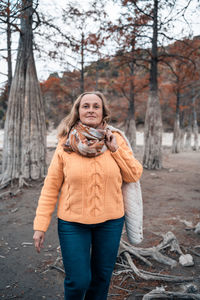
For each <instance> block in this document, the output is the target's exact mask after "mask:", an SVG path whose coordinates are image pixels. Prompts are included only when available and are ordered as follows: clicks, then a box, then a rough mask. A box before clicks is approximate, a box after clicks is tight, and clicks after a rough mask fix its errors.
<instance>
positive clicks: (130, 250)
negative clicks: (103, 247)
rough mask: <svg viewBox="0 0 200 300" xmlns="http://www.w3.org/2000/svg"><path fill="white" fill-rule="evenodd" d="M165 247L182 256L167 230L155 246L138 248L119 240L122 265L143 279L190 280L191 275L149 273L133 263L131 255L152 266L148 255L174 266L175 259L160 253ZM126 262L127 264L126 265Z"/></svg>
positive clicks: (176, 242) (172, 235) (175, 240)
mask: <svg viewBox="0 0 200 300" xmlns="http://www.w3.org/2000/svg"><path fill="white" fill-rule="evenodd" d="M166 248H170V251H173V252H176V253H178V254H179V255H180V257H184V256H185V255H184V254H183V252H182V250H181V248H180V246H179V243H178V241H177V239H176V237H175V235H174V234H173V233H172V232H168V233H166V234H165V235H164V236H163V240H162V242H161V243H159V244H158V245H157V246H154V247H150V248H139V247H134V246H132V245H130V244H128V243H127V242H125V241H123V240H121V242H120V250H119V255H120V254H122V253H123V254H124V256H125V258H126V260H127V263H123V264H122V266H123V268H124V269H125V270H130V268H131V270H132V272H134V273H135V274H136V275H137V276H138V277H140V278H142V279H144V280H161V281H166V282H186V281H192V280H193V277H183V276H171V275H164V274H160V273H159V274H158V273H151V272H147V271H144V270H140V269H138V268H137V267H136V265H135V264H134V262H133V260H132V258H131V255H133V256H135V257H136V258H137V259H139V260H141V261H142V262H143V263H145V264H147V265H148V266H152V263H151V262H150V261H149V260H148V259H147V258H146V257H150V258H152V259H154V260H155V261H157V262H159V263H163V264H165V265H169V266H171V267H175V266H176V265H177V263H178V262H177V261H176V260H174V259H172V258H170V257H168V256H166V255H164V254H162V253H161V252H160V251H161V250H164V249H166ZM127 264H128V265H127Z"/></svg>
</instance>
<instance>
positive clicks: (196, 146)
mask: <svg viewBox="0 0 200 300" xmlns="http://www.w3.org/2000/svg"><path fill="white" fill-rule="evenodd" d="M193 133H194V147H193V149H194V150H195V151H198V150H199V128H198V124H197V120H194V123H193Z"/></svg>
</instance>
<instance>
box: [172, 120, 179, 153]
mask: <svg viewBox="0 0 200 300" xmlns="http://www.w3.org/2000/svg"><path fill="white" fill-rule="evenodd" d="M180 140H181V129H180V119H179V116H176V119H175V122H174V134H173V143H172V153H179V152H180V142H181V141H180Z"/></svg>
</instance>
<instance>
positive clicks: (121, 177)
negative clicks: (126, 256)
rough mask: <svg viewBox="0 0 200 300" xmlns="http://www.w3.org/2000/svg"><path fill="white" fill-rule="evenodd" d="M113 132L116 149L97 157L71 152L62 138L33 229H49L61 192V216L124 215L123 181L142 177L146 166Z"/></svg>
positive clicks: (90, 219)
mask: <svg viewBox="0 0 200 300" xmlns="http://www.w3.org/2000/svg"><path fill="white" fill-rule="evenodd" d="M114 134H115V136H116V138H117V143H118V145H119V148H118V149H117V151H115V152H111V151H110V150H106V152H104V153H103V154H102V155H99V156H97V157H94V158H88V157H84V156H81V155H79V154H77V153H75V152H73V153H71V154H69V153H67V152H65V151H64V150H63V147H62V145H61V144H62V143H63V141H62V142H60V143H59V144H58V146H57V149H56V151H55V153H54V156H53V159H52V161H51V164H50V166H49V169H48V174H47V177H46V179H45V182H44V186H43V188H42V191H41V195H40V198H39V202H38V207H37V210H36V217H35V219H34V230H40V231H46V230H47V228H48V226H49V224H50V221H51V215H52V213H53V211H54V209H55V206H56V202H57V199H58V195H59V192H60V195H59V201H58V208H57V216H58V218H60V219H63V220H66V221H71V222H79V223H84V224H95V223H101V222H104V221H106V220H110V219H117V218H120V217H122V216H123V215H124V204H123V197H122V190H121V186H122V182H123V181H125V182H135V181H137V180H139V178H140V177H141V174H142V170H143V168H142V165H141V164H140V163H139V162H138V161H137V160H136V159H135V158H134V157H133V155H132V152H131V150H130V148H129V147H128V146H127V144H126V142H125V140H124V138H123V137H122V136H121V135H120V134H119V133H117V132H116V133H114Z"/></svg>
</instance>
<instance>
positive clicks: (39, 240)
mask: <svg viewBox="0 0 200 300" xmlns="http://www.w3.org/2000/svg"><path fill="white" fill-rule="evenodd" d="M44 236H45V233H44V231H39V230H36V231H35V232H34V235H33V239H34V243H35V249H36V250H37V252H38V253H40V250H41V248H43V244H44Z"/></svg>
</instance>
